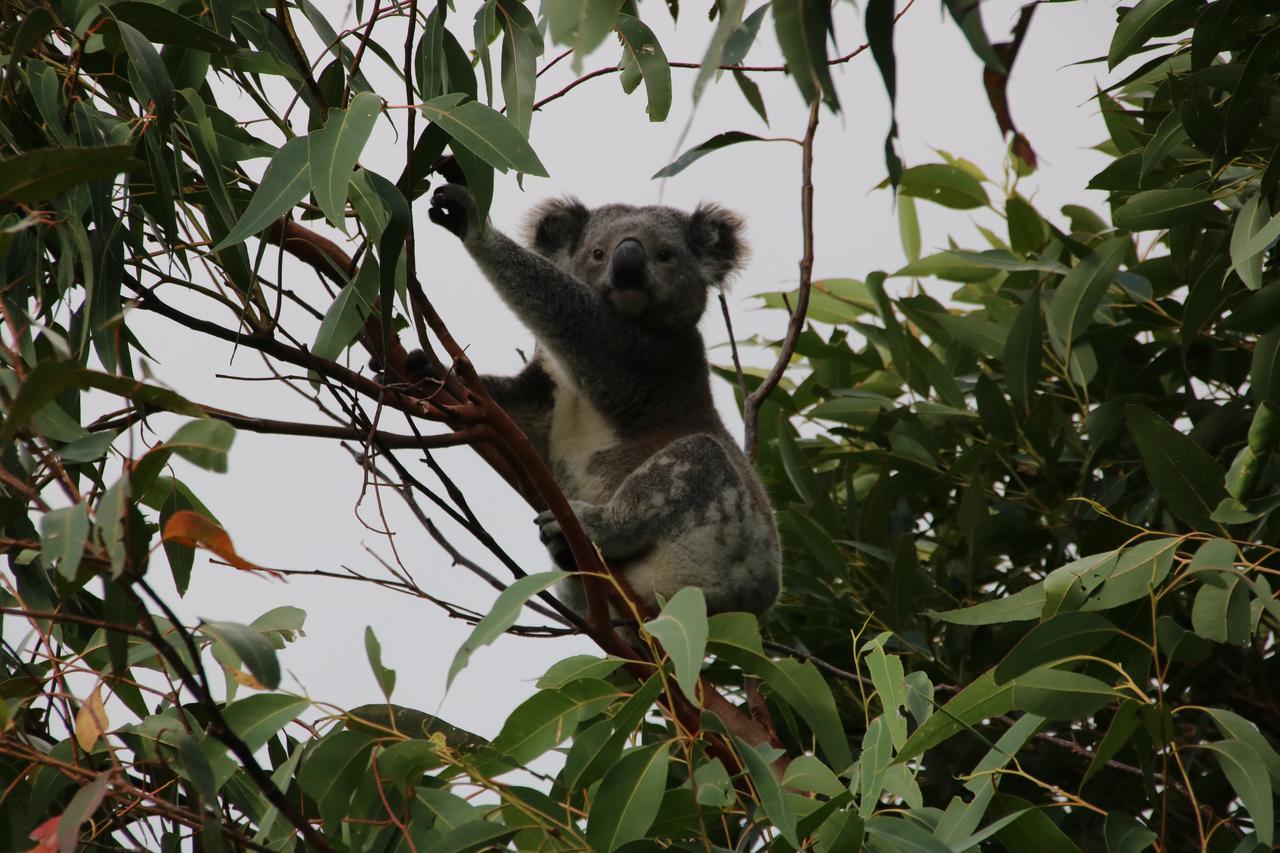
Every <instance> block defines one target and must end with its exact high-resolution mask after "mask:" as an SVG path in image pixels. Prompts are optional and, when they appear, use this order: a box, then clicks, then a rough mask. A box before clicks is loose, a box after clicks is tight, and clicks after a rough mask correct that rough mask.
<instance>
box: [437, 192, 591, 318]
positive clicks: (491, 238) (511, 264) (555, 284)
mask: <svg viewBox="0 0 1280 853" xmlns="http://www.w3.org/2000/svg"><path fill="white" fill-rule="evenodd" d="M428 215H429V216H430V217H431V221H432V222H435V223H436V224H438V225H442V226H444V227H445V228H447V229H449V231H451V232H453V234H454V235H456V236H457V237H458V239H460V240H462V244H463V245H464V246H465V247H466V249H467V251H468V252H469V253H470V255H471V257H472V258H473V259H474V260H475V262H476V264H477V266H479V267H480V270H481V272H483V273H484V274H485V276H486V277H487V278H488V279H489V280H490V281H491V282H493V285H494V287H495V288H496V289H497V291H498V295H499V296H500V297H502V300H503V301H504V302H506V303H507V305H508V306H510V307H511V310H513V311H515V312H516V314H517V315H519V317H520V319H521V320H523V321H524V323H525V324H526V325H527V326H529V329H530V331H532V332H533V333H534V335H535V336H536V337H537V338H538V340H539V341H542V342H547V343H553V342H555V341H556V340H557V339H561V338H564V337H566V335H570V336H574V337H575V339H576V340H581V339H582V338H583V337H584V336H592V335H593V334H594V333H595V332H594V330H598V325H597V324H596V323H597V322H598V321H599V319H600V318H599V317H597V316H595V315H596V314H598V307H597V306H596V305H595V302H596V300H595V299H594V298H593V297H592V294H591V293H590V291H589V290H588V289H587V287H586V286H585V285H584V284H583V283H582V282H580V281H577V280H575V279H574V277H573V276H572V275H570V274H569V273H568V271H567V270H565V269H563V268H561V267H560V266H557V265H556V264H555V263H553V262H552V261H551V260H550V259H549V258H547V257H544V256H543V255H540V254H537V253H535V252H532V251H530V250H529V249H527V248H525V247H524V246H521V245H520V244H519V243H516V242H515V241H514V240H512V239H511V238H509V237H507V236H506V235H505V234H503V233H502V232H501V231H498V230H497V229H496V228H493V227H492V226H491V225H490V224H489V222H488V220H482V219H481V218H480V213H479V210H478V209H477V207H476V202H475V198H474V197H473V196H472V195H471V191H470V190H468V189H467V188H466V187H464V186H461V185H459V184H446V185H445V186H443V187H440V188H439V189H437V190H436V191H435V194H434V195H433V196H432V198H431V207H430V210H429V211H428ZM566 216H567V214H566ZM558 219H559V217H548V222H547V223H546V224H545V233H546V234H547V235H548V239H551V237H550V235H551V234H553V233H555V234H557V235H559V234H560V233H561V232H563V233H564V234H565V236H567V235H568V233H569V229H571V228H572V227H573V223H572V222H569V221H566V222H563V223H561V222H559V221H558ZM593 321H595V322H593Z"/></svg>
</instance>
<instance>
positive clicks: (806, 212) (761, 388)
mask: <svg viewBox="0 0 1280 853" xmlns="http://www.w3.org/2000/svg"><path fill="white" fill-rule="evenodd" d="M904 11H905V10H904ZM819 105H820V104H819V101H818V100H817V99H816V98H815V99H814V101H813V103H812V104H811V105H810V106H809V126H808V128H807V129H806V130H805V133H804V143H803V149H802V154H801V161H800V172H801V178H800V227H801V228H802V229H803V233H804V237H803V239H804V252H803V254H802V255H801V256H800V292H799V294H798V295H797V297H796V307H795V310H794V311H792V312H791V320H790V321H789V322H788V323H787V335H786V337H785V338H784V339H783V341H782V349H781V350H779V352H778V359H777V361H775V362H774V364H773V369H772V370H770V371H769V374H768V375H767V376H766V377H765V378H764V381H763V382H761V383H760V384H759V385H758V386H756V390H754V391H752V392H751V394H750V395H749V396H748V397H747V399H746V400H744V401H743V405H742V420H743V421H744V424H745V436H744V438H743V442H742V444H743V448H744V449H745V450H746V453H747V456H749V457H752V458H754V457H755V455H756V431H757V423H756V422H757V421H758V420H759V417H760V406H761V405H762V404H763V403H764V401H765V399H766V398H768V396H769V394H770V393H772V392H773V389H774V388H777V387H778V383H779V382H781V381H782V375H783V374H784V373H786V371H787V366H788V365H790V364H791V356H792V355H793V354H794V353H795V351H796V341H798V340H799V339H800V333H801V332H802V331H804V320H805V315H806V314H807V312H808V310H809V290H810V287H811V285H812V283H813V137H814V135H815V134H816V133H817V131H818V107H819Z"/></svg>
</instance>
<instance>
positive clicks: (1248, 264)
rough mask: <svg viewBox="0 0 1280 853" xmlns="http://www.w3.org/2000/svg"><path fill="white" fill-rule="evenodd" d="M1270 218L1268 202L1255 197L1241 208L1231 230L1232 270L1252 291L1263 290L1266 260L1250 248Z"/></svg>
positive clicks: (1259, 252)
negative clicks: (1263, 265)
mask: <svg viewBox="0 0 1280 853" xmlns="http://www.w3.org/2000/svg"><path fill="white" fill-rule="evenodd" d="M1270 218H1271V209H1270V206H1269V205H1268V204H1267V200H1266V199H1265V198H1264V197H1263V196H1261V195H1255V196H1254V197H1253V198H1251V199H1249V200H1248V201H1247V202H1245V203H1244V207H1242V208H1240V212H1239V213H1238V214H1237V215H1236V224H1235V227H1233V228H1232V229H1231V246H1230V251H1231V269H1232V270H1234V271H1235V274H1236V275H1238V276H1240V280H1241V281H1243V282H1244V283H1245V286H1246V287H1248V288H1249V289H1250V290H1260V289H1261V288H1262V262H1263V261H1264V260H1265V258H1264V257H1263V255H1262V252H1261V251H1258V252H1250V251H1248V247H1249V244H1250V242H1251V241H1252V238H1253V236H1254V235H1255V234H1257V233H1258V232H1259V231H1261V230H1262V228H1263V227H1264V226H1265V224H1266V223H1267V221H1268V220H1269V219H1270ZM1264 248H1265V247H1264Z"/></svg>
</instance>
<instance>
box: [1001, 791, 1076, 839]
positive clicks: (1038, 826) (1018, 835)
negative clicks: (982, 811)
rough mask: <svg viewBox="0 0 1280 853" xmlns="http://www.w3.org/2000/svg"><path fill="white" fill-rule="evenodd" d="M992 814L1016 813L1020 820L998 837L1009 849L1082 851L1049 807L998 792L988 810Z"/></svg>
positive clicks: (1002, 815)
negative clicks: (1053, 817)
mask: <svg viewBox="0 0 1280 853" xmlns="http://www.w3.org/2000/svg"><path fill="white" fill-rule="evenodd" d="M988 814H989V816H990V817H992V818H995V819H997V820H1002V819H1003V818H1006V817H1009V816H1011V815H1012V816H1016V818H1017V819H1016V820H1014V821H1012V822H1011V823H1007V824H1003V827H1002V828H1001V829H1000V831H999V832H997V833H996V838H997V839H998V840H999V842H1000V844H1001V846H1002V847H1003V848H1004V849H1005V850H1017V851H1023V850H1035V851H1039V853H1081V850H1080V848H1079V847H1078V846H1076V844H1075V843H1074V842H1073V841H1071V839H1070V838H1068V837H1067V835H1066V833H1065V832H1063V831H1062V830H1061V829H1059V828H1058V825H1057V824H1056V823H1054V822H1053V819H1052V818H1050V817H1049V815H1048V814H1046V813H1045V810H1043V809H1038V808H1035V807H1034V806H1032V804H1031V803H1029V802H1027V801H1026V800H1024V799H1021V798H1020V797H1014V796H1010V795H1008V794H996V795H995V796H994V797H992V800H991V806H990V808H989V809H988Z"/></svg>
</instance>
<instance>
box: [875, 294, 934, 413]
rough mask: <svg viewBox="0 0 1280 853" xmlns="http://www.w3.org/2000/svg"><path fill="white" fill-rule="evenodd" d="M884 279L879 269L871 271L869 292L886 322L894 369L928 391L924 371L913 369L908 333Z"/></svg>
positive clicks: (883, 321) (915, 386) (914, 385)
mask: <svg viewBox="0 0 1280 853" xmlns="http://www.w3.org/2000/svg"><path fill="white" fill-rule="evenodd" d="M884 280H885V275H884V273H882V272H880V271H879V270H877V271H876V272H873V273H869V274H868V275H867V292H869V293H870V294H871V297H872V298H873V299H874V300H875V303H876V313H878V314H879V315H880V322H882V323H884V337H885V343H886V344H887V345H888V347H889V357H890V359H892V363H893V369H894V371H896V372H897V374H898V375H899V376H901V377H902V378H903V380H905V381H906V382H907V384H908V385H910V386H911V387H912V388H913V389H915V390H916V391H917V392H919V393H921V394H924V393H927V392H928V390H929V386H928V383H927V380H926V378H925V377H924V375H923V372H922V371H918V370H915V369H913V365H914V362H913V361H912V359H911V350H910V348H909V347H908V346H907V333H906V332H905V331H903V329H902V324H901V323H899V322H898V315H897V314H895V313H894V310H893V301H892V300H890V299H889V295H888V293H886V292H885V289H884Z"/></svg>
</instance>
